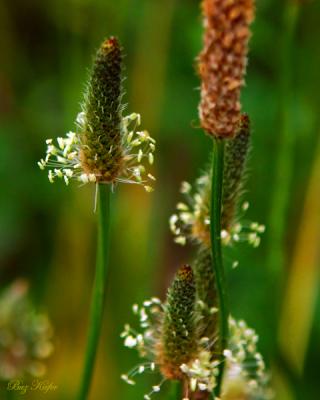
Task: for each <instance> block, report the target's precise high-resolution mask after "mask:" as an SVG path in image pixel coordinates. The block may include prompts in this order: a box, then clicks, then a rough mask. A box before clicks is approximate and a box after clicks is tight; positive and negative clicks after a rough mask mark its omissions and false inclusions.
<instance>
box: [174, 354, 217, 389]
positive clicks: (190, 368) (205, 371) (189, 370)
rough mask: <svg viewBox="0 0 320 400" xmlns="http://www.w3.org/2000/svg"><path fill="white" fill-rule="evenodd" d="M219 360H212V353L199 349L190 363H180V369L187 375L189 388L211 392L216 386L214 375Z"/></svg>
mask: <svg viewBox="0 0 320 400" xmlns="http://www.w3.org/2000/svg"><path fill="white" fill-rule="evenodd" d="M218 366H219V361H217V360H212V355H211V353H210V351H208V350H200V352H199V354H198V358H196V359H195V360H193V361H192V362H191V363H189V364H188V365H187V364H182V365H181V366H180V369H181V371H182V372H183V373H184V374H185V375H187V376H188V378H189V381H190V389H191V390H192V391H193V392H195V391H196V390H200V391H208V392H212V391H213V389H214V388H215V386H216V383H217V382H216V377H217V375H218V373H219V370H218Z"/></svg>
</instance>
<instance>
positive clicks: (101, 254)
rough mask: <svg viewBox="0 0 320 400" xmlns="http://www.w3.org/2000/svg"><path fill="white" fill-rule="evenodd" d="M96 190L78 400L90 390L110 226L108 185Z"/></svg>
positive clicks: (99, 322)
mask: <svg viewBox="0 0 320 400" xmlns="http://www.w3.org/2000/svg"><path fill="white" fill-rule="evenodd" d="M98 192H99V194H98V196H99V198H98V202H99V205H98V207H99V210H98V219H99V220H98V247H97V259H96V274H95V280H94V287H93V293H92V301H91V309H90V321H89V333H88V341H87V350H86V356H85V363H84V370H83V376H82V382H81V387H80V393H79V397H78V398H79V400H86V399H87V397H88V394H89V390H90V384H91V380H92V375H93V371H94V363H95V358H96V353H97V348H98V344H99V337H100V331H101V326H102V317H103V309H104V298H105V291H106V276H107V255H108V247H109V228H110V185H104V184H99V187H98Z"/></svg>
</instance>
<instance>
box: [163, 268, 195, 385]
mask: <svg viewBox="0 0 320 400" xmlns="http://www.w3.org/2000/svg"><path fill="white" fill-rule="evenodd" d="M195 302H196V288H195V282H194V276H193V272H192V269H191V267H190V266H188V265H184V266H183V267H181V268H180V269H179V270H178V272H177V274H176V276H175V279H174V281H173V283H172V285H171V287H170V288H169V290H168V296H167V304H166V308H165V315H164V320H163V325H162V330H161V339H160V343H159V345H158V346H159V348H158V349H157V350H158V351H157V353H158V364H159V365H160V369H161V372H162V374H163V375H164V376H165V377H166V378H168V379H182V378H183V373H182V371H181V369H180V366H181V364H183V363H188V362H189V361H190V360H191V359H192V357H193V356H194V354H195V351H196V349H197V342H196V329H195V320H194V312H195Z"/></svg>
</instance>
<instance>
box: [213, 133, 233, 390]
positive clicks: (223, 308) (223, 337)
mask: <svg viewBox="0 0 320 400" xmlns="http://www.w3.org/2000/svg"><path fill="white" fill-rule="evenodd" d="M213 143H214V144H213V164H212V184H211V216H210V221H211V223H210V234H211V249H212V264H213V269H214V274H215V277H216V286H217V287H216V289H217V295H218V305H219V338H220V340H219V342H220V355H219V357H220V365H219V374H218V378H217V388H216V393H215V394H216V396H217V397H219V396H220V391H221V384H222V378H223V370H224V355H223V350H224V349H225V348H226V347H227V344H228V331H229V325H228V318H229V310H228V302H227V293H226V283H225V274H224V268H223V262H222V251H221V206H222V189H223V164H224V142H223V140H220V139H214V141H213Z"/></svg>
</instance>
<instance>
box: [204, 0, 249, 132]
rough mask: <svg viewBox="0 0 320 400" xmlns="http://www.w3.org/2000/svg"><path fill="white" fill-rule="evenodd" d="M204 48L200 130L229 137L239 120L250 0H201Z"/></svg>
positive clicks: (234, 130) (245, 61) (245, 62)
mask: <svg viewBox="0 0 320 400" xmlns="http://www.w3.org/2000/svg"><path fill="white" fill-rule="evenodd" d="M202 9H203V15H204V27H205V32H204V49H203V51H202V52H201V54H200V55H199V74H200V77H201V102H200V106H199V114H200V121H201V126H202V128H203V129H204V130H205V131H206V132H207V133H208V134H209V135H212V136H216V137H220V138H224V137H232V136H233V135H234V134H235V132H236V127H237V124H238V122H239V118H240V109H241V106H240V89H241V86H243V84H244V74H245V69H246V64H247V50H248V48H247V44H248V40H249V38H250V29H249V24H250V23H251V22H252V20H253V17H254V1H253V0H203V2H202Z"/></svg>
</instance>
